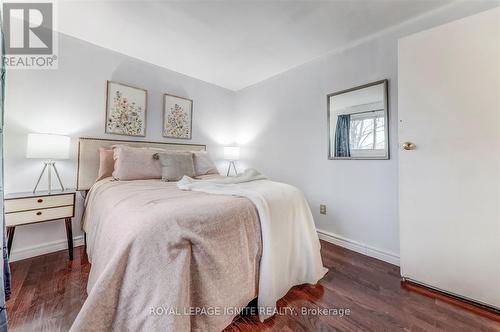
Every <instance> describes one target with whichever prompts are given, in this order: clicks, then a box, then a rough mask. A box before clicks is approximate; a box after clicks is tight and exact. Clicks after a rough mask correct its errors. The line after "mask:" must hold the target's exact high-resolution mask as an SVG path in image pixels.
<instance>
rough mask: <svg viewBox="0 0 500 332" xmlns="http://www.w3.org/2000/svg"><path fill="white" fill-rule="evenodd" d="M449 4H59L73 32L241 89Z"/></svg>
mask: <svg viewBox="0 0 500 332" xmlns="http://www.w3.org/2000/svg"><path fill="white" fill-rule="evenodd" d="M449 2H450V0H427V1H411V0H345V1H342V0H338V1H237V0H232V1H162V2H160V1H158V2H153V1H99V2H96V1H65V2H59V5H58V8H57V10H58V30H60V31H61V32H63V33H65V34H68V35H70V36H73V37H76V38H79V39H82V40H85V41H88V42H90V43H93V44H96V45H99V46H102V47H105V48H108V49H111V50H114V51H117V52H120V53H123V54H126V55H129V56H132V57H135V58H138V59H141V60H144V61H147V62H150V63H153V64H155V65H158V66H161V67H165V68H168V69H171V70H174V71H177V72H179V73H182V74H185V75H189V76H192V77H195V78H197V79H200V80H203V81H207V82H210V83H213V84H216V85H219V86H222V87H225V88H227V89H231V90H240V89H242V88H244V87H247V86H249V85H252V84H255V83H257V82H260V81H262V80H264V79H266V78H269V77H271V76H274V75H276V74H278V73H281V72H283V71H286V70H288V69H290V68H293V67H295V66H298V65H300V64H303V63H305V62H308V61H310V60H312V59H315V58H317V57H320V56H322V55H325V54H328V53H329V52H332V51H334V50H338V49H340V48H342V47H345V46H346V45H348V44H350V43H352V42H353V41H356V40H359V39H362V38H366V37H368V36H370V35H372V34H374V33H376V32H378V31H381V30H383V29H386V28H388V27H390V26H393V25H396V24H398V23H401V22H404V21H406V20H408V19H410V18H412V17H415V16H418V15H422V14H423V13H425V12H427V11H431V10H433V9H436V8H438V7H440V6H443V5H445V4H447V3H449Z"/></svg>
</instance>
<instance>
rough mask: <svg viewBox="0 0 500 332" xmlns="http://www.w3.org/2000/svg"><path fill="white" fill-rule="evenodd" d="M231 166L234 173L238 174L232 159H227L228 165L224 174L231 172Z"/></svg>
mask: <svg viewBox="0 0 500 332" xmlns="http://www.w3.org/2000/svg"><path fill="white" fill-rule="evenodd" d="M231 166H233V169H234V175H238V171H237V170H236V165H235V164H234V161H233V160H231V161H229V167H228V168H227V174H226V176H229V173H230V172H231Z"/></svg>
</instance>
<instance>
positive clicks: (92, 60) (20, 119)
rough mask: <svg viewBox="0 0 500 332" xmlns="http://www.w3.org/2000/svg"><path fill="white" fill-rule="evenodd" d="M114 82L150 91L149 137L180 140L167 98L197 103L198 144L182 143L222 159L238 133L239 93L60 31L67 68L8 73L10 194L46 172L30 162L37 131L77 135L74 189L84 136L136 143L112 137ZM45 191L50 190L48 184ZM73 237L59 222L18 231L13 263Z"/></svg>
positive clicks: (66, 164) (69, 168) (69, 163)
mask: <svg viewBox="0 0 500 332" xmlns="http://www.w3.org/2000/svg"><path fill="white" fill-rule="evenodd" d="M106 80H113V81H117V82H123V83H127V84H130V85H133V86H137V87H142V88H145V89H147V90H148V109H147V136H146V137H145V138H143V139H144V140H152V141H170V142H173V141H175V140H172V139H165V138H163V137H162V136H161V129H162V121H161V119H162V94H163V93H171V94H175V95H179V96H185V97H188V98H191V99H193V101H194V102H193V139H192V140H190V141H186V140H178V141H180V142H183V143H203V144H207V145H208V151H209V152H210V153H211V154H212V156H213V157H214V159H221V158H220V156H221V154H222V151H221V149H222V148H221V146H222V145H223V144H224V143H225V142H226V141H227V137H230V136H231V133H230V132H228V130H230V129H231V128H232V126H231V125H228V124H229V123H230V122H231V121H232V117H231V116H232V112H233V109H234V92H232V91H230V90H226V89H223V88H220V87H217V86H215V85H212V84H209V83H205V82H202V81H199V80H196V79H194V78H190V77H187V76H184V75H181V74H178V73H175V72H172V71H169V70H166V69H163V68H160V67H157V66H154V65H151V64H148V63H145V62H142V61H139V60H135V59H133V58H130V57H127V56H124V55H122V54H119V53H116V52H113V51H110V50H107V49H104V48H101V47H97V46H95V45H92V44H89V43H86V42H84V41H81V40H78V39H75V38H72V37H68V36H66V35H63V34H60V35H59V69H57V70H10V71H8V73H7V85H6V87H7V89H6V107H5V191H6V193H12V192H24V191H30V190H32V189H33V187H34V185H35V182H36V179H37V176H38V174H39V172H40V171H41V167H42V162H41V161H40V160H33V159H26V158H25V152H26V135H27V134H28V133H30V132H49V133H61V134H67V135H70V136H71V137H72V151H71V159H70V160H66V161H58V162H57V166H58V169H59V170H60V173H61V177H62V180H63V183H64V184H65V185H66V186H71V187H74V186H75V185H76V151H77V138H78V137H80V136H90V137H108V138H117V139H134V138H133V137H127V136H116V135H108V134H104V111H105V92H106V90H105V89H106ZM138 139H140V138H138ZM44 180H45V179H44ZM54 185H55V184H54ZM41 187H42V189H43V188H46V182H43V183H41ZM77 197H78V198H79V199H78V205H77V206H78V207H77V211H76V213H77V217H76V218H74V220H73V231H74V235H75V237H77V238H78V237H79V236H80V235H81V232H80V216H81V213H82V199H81V197H80V195H77ZM65 236H66V235H65V229H64V223H63V222H59V221H55V222H49V223H42V224H36V225H28V226H21V227H17V228H16V233H15V238H14V244H13V248H12V249H13V252H12V259H13V260H16V259H19V258H24V257H28V256H30V255H32V254H34V253H41V252H44V250H52V249H54V248H59V247H61V246H62V247H64V245H65V244H64V241H65ZM40 246H41V248H37V247H40ZM44 248H45V249H44ZM51 248H52V249H51Z"/></svg>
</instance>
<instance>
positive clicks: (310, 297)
mask: <svg viewBox="0 0 500 332" xmlns="http://www.w3.org/2000/svg"><path fill="white" fill-rule="evenodd" d="M321 245H322V257H323V263H324V264H325V266H326V267H328V268H329V269H330V271H329V272H328V274H327V275H326V276H325V277H324V278H323V279H322V280H321V281H320V283H319V285H316V286H304V285H303V286H298V287H294V288H293V289H291V290H290V291H289V292H288V294H287V295H286V296H285V297H284V298H283V299H282V300H280V302H279V303H278V305H279V307H280V308H281V311H282V312H283V313H286V314H285V315H279V316H275V317H273V318H271V319H270V320H268V321H266V322H265V323H260V322H259V321H258V319H257V317H256V316H255V315H254V316H244V317H238V318H236V319H235V321H234V322H233V324H231V325H230V326H228V327H227V328H226V329H225V332H229V331H402V330H405V331H453V332H457V331H497V332H498V331H500V323H497V322H495V321H493V320H490V319H487V318H484V317H481V316H478V315H476V314H473V313H471V312H468V311H465V310H463V309H461V308H458V307H455V306H452V305H450V304H448V303H445V302H441V301H439V300H433V299H431V298H428V297H425V296H423V295H420V294H418V293H414V292H411V291H408V290H406V289H403V288H401V286H400V278H399V268H398V267H397V266H394V265H390V264H388V263H385V262H382V261H379V260H376V259H373V258H370V257H366V256H363V255H360V254H357V253H355V252H352V251H349V250H346V249H344V248H341V247H338V246H335V245H332V244H330V243H326V242H323V241H322V242H321ZM74 255H75V257H74V260H73V261H72V262H70V261H68V259H67V252H66V251H60V252H56V253H52V254H48V255H44V256H40V257H35V258H30V259H27V260H23V261H18V262H14V263H12V264H11V268H12V286H13V287H12V298H11V299H10V300H9V302H8V304H7V312H8V317H9V329H10V331H51V332H52V331H67V330H68V329H69V327H70V326H71V323H72V322H73V320H74V318H75V317H76V315H77V314H78V311H79V309H80V307H81V305H82V304H83V302H84V300H85V296H86V290H85V289H86V284H87V278H88V273H89V271H90V265H89V263H88V260H87V257H86V255H85V254H84V251H83V247H78V248H75V252H74ZM335 308H336V309H349V311H350V314H349V315H344V316H343V317H340V316H339V315H338V313H337V315H313V314H309V315H301V314H300V313H301V312H302V310H306V309H309V310H316V311H317V310H318V309H335ZM325 313H326V312H323V314H325ZM330 313H331V314H334V312H333V310H330Z"/></svg>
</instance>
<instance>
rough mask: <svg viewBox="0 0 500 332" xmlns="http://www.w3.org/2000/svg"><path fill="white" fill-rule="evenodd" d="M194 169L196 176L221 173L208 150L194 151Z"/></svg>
mask: <svg viewBox="0 0 500 332" xmlns="http://www.w3.org/2000/svg"><path fill="white" fill-rule="evenodd" d="M192 153H193V161H194V170H195V173H196V176H200V175H207V174H219V171H218V170H217V167H215V164H214V162H213V161H212V159H210V156H209V155H208V152H207V151H193V152H192Z"/></svg>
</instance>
